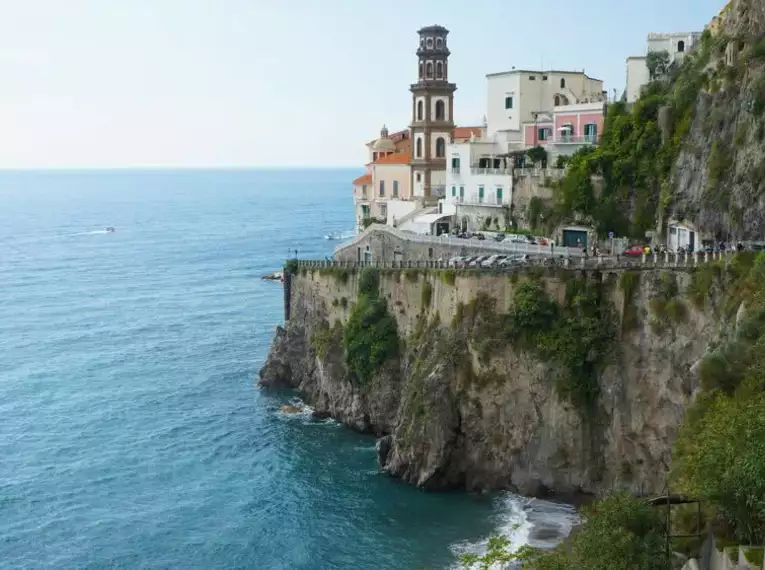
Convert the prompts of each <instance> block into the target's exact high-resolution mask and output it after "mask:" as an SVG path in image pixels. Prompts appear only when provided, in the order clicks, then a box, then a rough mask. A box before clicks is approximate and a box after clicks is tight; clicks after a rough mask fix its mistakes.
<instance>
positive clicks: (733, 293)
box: [673, 253, 765, 544]
mask: <svg viewBox="0 0 765 570" xmlns="http://www.w3.org/2000/svg"><path fill="white" fill-rule="evenodd" d="M709 271H710V273H711V276H706V275H704V274H699V277H698V279H699V280H700V281H703V282H704V283H710V285H711V287H716V288H719V289H720V290H722V291H727V294H726V297H727V298H726V299H725V302H724V303H723V304H722V305H721V309H723V310H724V309H725V307H726V306H727V305H733V306H740V305H741V303H744V306H745V307H746V311H745V315H743V314H742V315H741V319H740V321H739V322H738V324H737V325H736V326H735V328H733V324H734V323H731V325H732V326H731V333H730V334H729V336H728V338H727V339H724V340H723V342H722V344H721V345H720V346H719V347H718V348H717V349H716V350H715V351H714V352H712V353H711V354H709V355H708V356H707V357H706V358H705V359H704V360H703V361H702V363H701V367H700V375H701V386H702V392H701V394H699V396H698V397H697V399H696V402H695V404H694V405H693V406H692V407H691V408H690V409H689V410H688V412H687V413H686V418H685V423H684V426H683V429H682V431H681V434H680V437H679V439H678V441H677V444H676V450H675V454H674V465H673V476H674V478H675V480H676V481H677V485H679V487H680V488H681V489H682V490H684V491H686V492H688V493H690V494H693V495H695V496H698V497H700V498H701V499H703V500H705V501H707V502H708V503H709V504H710V505H712V506H713V507H715V508H716V510H717V511H718V513H719V514H720V516H721V517H722V519H723V522H724V523H725V527H724V528H723V529H721V532H722V533H723V534H727V537H728V538H729V539H733V540H737V541H740V542H745V543H749V544H763V543H765V253H761V254H759V255H758V256H757V258H756V259H755V258H753V256H752V255H749V254H741V255H739V256H737V258H736V261H735V263H731V264H730V265H728V266H726V267H724V268H722V270H721V271H715V270H713V269H710V270H709ZM695 294H696V295H697V294H698V292H696V293H695Z"/></svg>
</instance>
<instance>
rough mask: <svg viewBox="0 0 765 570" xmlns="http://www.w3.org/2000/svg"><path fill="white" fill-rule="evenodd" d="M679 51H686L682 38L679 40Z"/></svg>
mask: <svg viewBox="0 0 765 570" xmlns="http://www.w3.org/2000/svg"><path fill="white" fill-rule="evenodd" d="M677 51H678V52H680V53H683V52H684V51H685V42H684V41H683V40H680V41H679V42H677Z"/></svg>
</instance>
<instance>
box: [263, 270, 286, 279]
mask: <svg viewBox="0 0 765 570" xmlns="http://www.w3.org/2000/svg"><path fill="white" fill-rule="evenodd" d="M261 279H264V280H266V281H281V280H282V279H284V273H282V272H281V271H275V272H274V273H266V274H265V275H264V276H263V277H261Z"/></svg>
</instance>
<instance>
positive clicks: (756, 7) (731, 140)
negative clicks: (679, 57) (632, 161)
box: [670, 0, 765, 240]
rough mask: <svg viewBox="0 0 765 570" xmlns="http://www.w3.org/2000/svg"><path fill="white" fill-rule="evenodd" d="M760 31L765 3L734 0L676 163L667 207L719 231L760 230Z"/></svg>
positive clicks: (764, 53)
mask: <svg viewBox="0 0 765 570" xmlns="http://www.w3.org/2000/svg"><path fill="white" fill-rule="evenodd" d="M764 37H765V4H763V3H762V2H760V1H759V0H733V2H731V4H730V6H729V7H728V8H727V9H726V10H725V13H724V15H723V17H722V18H721V21H720V26H719V31H718V32H717V33H716V34H715V36H714V37H713V39H712V40H711V41H710V45H711V48H710V51H711V57H710V60H709V64H708V65H707V67H706V69H705V71H704V73H705V77H706V79H705V82H704V83H705V86H704V88H702V90H701V92H700V93H699V94H698V97H697V99H696V103H695V109H694V115H693V123H692V126H691V128H690V130H689V131H688V133H687V135H686V136H685V137H684V139H683V145H682V150H681V152H680V154H679V156H678V159H677V161H676V163H675V169H674V186H675V196H674V198H675V200H674V203H673V204H672V206H671V207H670V213H673V214H674V215H675V216H676V217H681V218H686V219H689V220H691V221H693V222H695V223H696V225H697V226H698V227H699V229H700V230H701V231H702V232H705V233H709V234H712V235H716V236H717V237H718V238H719V239H754V240H758V239H760V240H761V239H763V236H765V40H763V38H764ZM684 79H685V78H682V77H681V78H680V80H679V81H683V80H684Z"/></svg>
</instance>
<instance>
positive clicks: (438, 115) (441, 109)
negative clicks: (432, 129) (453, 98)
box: [436, 99, 446, 121]
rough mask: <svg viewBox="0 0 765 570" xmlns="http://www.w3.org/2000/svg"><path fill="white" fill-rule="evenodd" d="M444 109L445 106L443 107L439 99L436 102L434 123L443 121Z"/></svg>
mask: <svg viewBox="0 0 765 570" xmlns="http://www.w3.org/2000/svg"><path fill="white" fill-rule="evenodd" d="M445 108H446V105H444V102H443V101H441V100H440V99H439V100H438V101H436V121H443V120H444V119H445V117H446V112H445V111H444V109H445Z"/></svg>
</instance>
